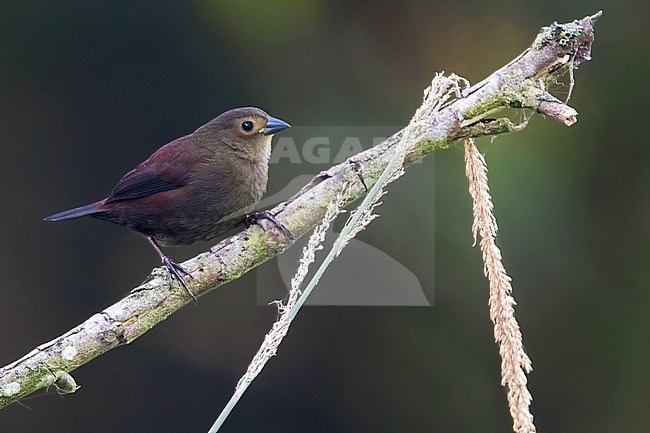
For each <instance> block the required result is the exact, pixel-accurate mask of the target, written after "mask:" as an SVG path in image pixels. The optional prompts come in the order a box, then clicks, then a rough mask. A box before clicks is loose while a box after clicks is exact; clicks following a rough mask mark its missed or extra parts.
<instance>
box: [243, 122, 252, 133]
mask: <svg viewBox="0 0 650 433" xmlns="http://www.w3.org/2000/svg"><path fill="white" fill-rule="evenodd" d="M241 128H242V129H243V130H244V131H251V130H252V129H253V122H249V121H248V120H247V121H245V122H244V123H242V124H241Z"/></svg>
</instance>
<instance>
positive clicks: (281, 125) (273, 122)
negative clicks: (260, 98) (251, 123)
mask: <svg viewBox="0 0 650 433" xmlns="http://www.w3.org/2000/svg"><path fill="white" fill-rule="evenodd" d="M287 128H291V125H289V124H288V123H287V122H285V121H284V120H280V119H276V118H275V117H271V116H269V121H268V122H266V125H265V126H264V135H273V134H275V133H276V132H280V131H282V130H284V129H287Z"/></svg>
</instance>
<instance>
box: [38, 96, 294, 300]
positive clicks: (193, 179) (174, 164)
mask: <svg viewBox="0 0 650 433" xmlns="http://www.w3.org/2000/svg"><path fill="white" fill-rule="evenodd" d="M289 127H290V125H289V124H288V123H286V122H285V121H283V120H280V119H276V118H275V117H271V116H269V115H268V114H266V113H265V112H264V111H262V110H260V109H259V108H254V107H245V108H235V109H233V110H230V111H226V112H225V113H223V114H221V115H220V116H219V117H217V118H215V119H213V120H211V121H210V122H208V123H207V124H205V125H203V126H201V127H200V128H199V129H197V130H196V131H194V132H193V133H192V134H189V135H186V136H184V137H181V138H179V139H176V140H174V141H172V142H170V143H167V144H166V145H164V146H163V147H161V148H160V149H158V150H157V151H156V152H154V153H153V155H151V156H150V157H149V158H148V159H147V160H146V161H144V162H143V163H141V164H140V165H138V166H137V167H135V168H134V169H133V170H131V171H130V172H128V173H127V174H126V175H125V176H124V177H122V179H120V181H119V182H118V184H117V185H116V186H115V188H114V189H113V192H111V194H110V195H109V196H108V197H107V198H105V199H103V200H100V201H98V202H95V203H92V204H89V205H86V206H81V207H78V208H75V209H70V210H67V211H64V212H60V213H57V214H54V215H51V216H48V217H46V218H45V221H60V220H65V219H71V218H78V217H82V216H85V215H90V216H92V217H95V218H98V219H100V220H105V221H110V222H112V223H115V224H119V225H122V226H125V227H128V228H129V229H131V230H133V231H136V232H138V233H141V234H143V235H144V236H146V237H147V239H148V240H149V242H150V243H151V245H152V246H153V247H154V248H155V249H156V252H157V253H158V254H159V255H160V258H161V260H162V263H163V265H165V267H166V268H167V269H168V270H169V272H170V274H171V275H172V277H173V278H176V279H177V280H178V281H179V282H180V283H181V284H182V285H183V287H184V288H185V290H186V291H187V293H188V294H189V295H190V296H191V297H192V298H194V299H195V300H196V298H195V297H194V295H193V294H192V292H191V291H190V290H189V288H188V287H187V284H186V283H185V280H184V279H183V276H182V274H184V275H189V273H188V272H187V271H186V270H185V269H183V267H182V266H180V265H179V264H177V263H175V262H174V261H172V260H171V259H170V258H169V257H167V256H166V255H165V254H164V253H163V252H162V250H161V249H160V246H161V245H163V246H169V245H189V244H192V243H194V242H196V241H201V240H209V239H212V238H214V237H216V236H218V235H219V234H221V233H223V232H224V231H227V230H229V229H231V228H232V227H234V226H235V225H236V224H237V223H239V222H241V221H242V220H243V221H244V222H245V224H246V226H249V225H250V224H251V223H256V222H258V221H259V219H262V218H264V219H268V220H270V221H271V222H272V223H273V224H274V225H276V226H277V227H278V228H280V229H282V230H283V231H285V230H286V229H284V227H283V226H282V225H281V224H280V223H279V222H278V221H276V220H275V218H274V217H273V215H272V214H270V213H269V212H262V213H252V214H251V213H250V212H252V211H253V210H254V209H255V206H256V205H257V203H258V202H259V200H260V199H261V198H262V195H263V194H264V192H265V191H266V183H267V180H268V170H269V158H270V155H271V139H272V135H273V134H274V133H276V132H279V131H282V130H283V129H286V128H289Z"/></svg>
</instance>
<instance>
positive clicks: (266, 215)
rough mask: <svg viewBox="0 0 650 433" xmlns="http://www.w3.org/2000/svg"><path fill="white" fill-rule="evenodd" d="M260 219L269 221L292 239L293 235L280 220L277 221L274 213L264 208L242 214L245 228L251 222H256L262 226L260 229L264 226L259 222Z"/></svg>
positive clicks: (251, 223) (250, 224)
mask: <svg viewBox="0 0 650 433" xmlns="http://www.w3.org/2000/svg"><path fill="white" fill-rule="evenodd" d="M260 220H267V221H269V222H270V223H271V224H273V225H274V226H275V228H277V229H278V230H280V231H281V232H282V234H283V235H285V236H286V237H288V238H289V239H293V235H292V234H291V232H290V231H289V229H287V228H286V227H285V226H284V225H283V224H282V223H281V222H280V221H278V220H277V219H276V218H275V215H273V214H272V213H271V212H270V211H268V210H265V211H263V212H253V213H251V214H248V215H246V216H244V218H243V219H242V222H243V223H244V226H246V228H249V227H250V226H252V225H253V224H257V225H258V226H260V227H262V229H264V227H263V226H262V225H261V224H260Z"/></svg>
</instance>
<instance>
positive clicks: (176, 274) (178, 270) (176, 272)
mask: <svg viewBox="0 0 650 433" xmlns="http://www.w3.org/2000/svg"><path fill="white" fill-rule="evenodd" d="M163 265H164V266H165V267H166V268H167V270H168V271H169V274H170V275H171V277H172V279H175V280H176V281H178V282H179V283H181V286H183V288H184V289H185V291H186V292H187V294H188V295H190V297H191V298H192V299H194V302H197V303H198V302H199V301H198V299H196V296H194V293H192V291H191V290H190V288H189V287H188V286H187V283H186V282H185V279H184V278H183V275H185V276H188V277H190V278H193V277H192V275H191V274H190V273H189V272H188V271H187V269H185V268H184V267H182V266H181V265H179V264H178V263H176V262H174V261H173V260H171V259H170V258H169V257H165V258H164V259H163Z"/></svg>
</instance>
